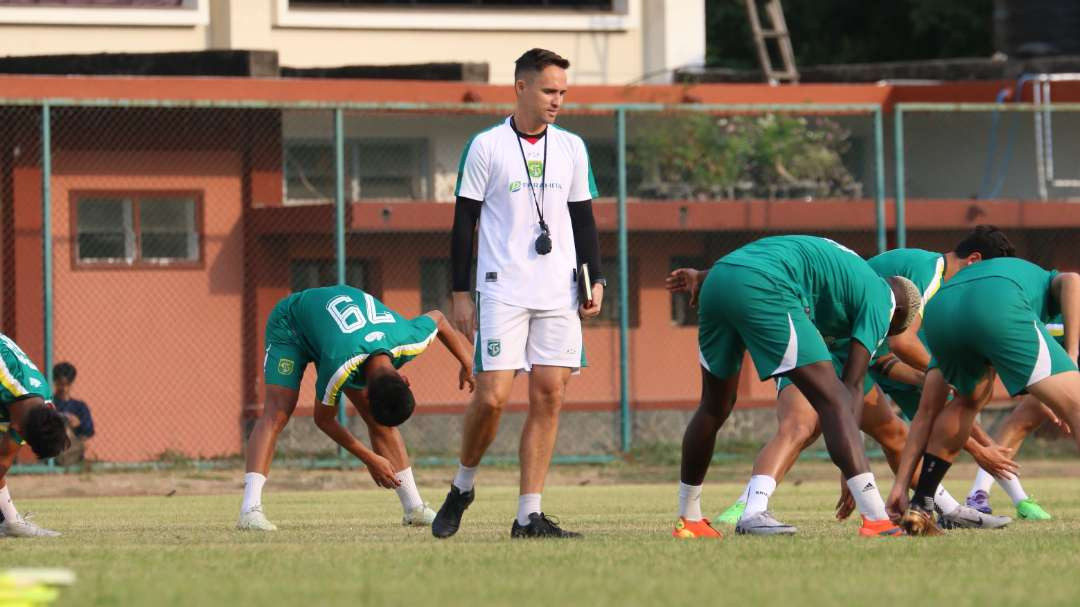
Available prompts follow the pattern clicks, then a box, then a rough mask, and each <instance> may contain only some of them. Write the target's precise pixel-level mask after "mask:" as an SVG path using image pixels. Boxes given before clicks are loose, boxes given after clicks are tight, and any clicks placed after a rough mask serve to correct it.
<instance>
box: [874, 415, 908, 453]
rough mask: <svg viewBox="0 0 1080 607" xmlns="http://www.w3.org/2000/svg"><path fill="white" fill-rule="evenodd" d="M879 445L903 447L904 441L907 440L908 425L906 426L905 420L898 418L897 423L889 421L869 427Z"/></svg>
mask: <svg viewBox="0 0 1080 607" xmlns="http://www.w3.org/2000/svg"><path fill="white" fill-rule="evenodd" d="M866 433H867V434H869V435H870V436H871V437H873V439H874V440H875V441H877V443H878V444H879V445H881V446H882V447H885V448H894V449H896V448H899V449H902V448H903V446H904V441H906V440H907V427H906V426H904V422H902V421H900V420H896V421H895V423H888V424H882V425H879V426H876V427H874V428H869V429H867V430H866Z"/></svg>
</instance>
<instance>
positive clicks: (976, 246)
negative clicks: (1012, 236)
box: [953, 225, 1016, 259]
mask: <svg viewBox="0 0 1080 607" xmlns="http://www.w3.org/2000/svg"><path fill="white" fill-rule="evenodd" d="M953 252H954V253H956V255H957V256H958V257H967V256H968V255H971V254H972V253H980V254H982V258H983V259H994V258H995V257H1016V247H1014V246H1013V244H1012V243H1011V242H1009V238H1008V237H1007V236H1005V232H1002V231H1001V230H999V229H998V228H997V226H991V225H977V226H975V229H974V230H972V231H971V233H970V234H968V235H967V236H965V237H964V239H963V240H961V241H960V242H959V243H958V244H957V245H956V248H954V249H953Z"/></svg>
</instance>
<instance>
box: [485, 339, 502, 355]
mask: <svg viewBox="0 0 1080 607" xmlns="http://www.w3.org/2000/svg"><path fill="white" fill-rule="evenodd" d="M487 352H488V356H492V357H494V356H498V355H499V353H500V352H502V344H501V343H500V342H499V340H497V339H489V340H488V342H487Z"/></svg>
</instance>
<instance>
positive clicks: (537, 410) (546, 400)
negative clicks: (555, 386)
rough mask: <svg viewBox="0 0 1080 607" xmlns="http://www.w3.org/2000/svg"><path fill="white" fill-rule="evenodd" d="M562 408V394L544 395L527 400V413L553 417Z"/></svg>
mask: <svg viewBox="0 0 1080 607" xmlns="http://www.w3.org/2000/svg"><path fill="white" fill-rule="evenodd" d="M560 410H562V395H561V394H557V395H551V394H547V395H544V396H543V397H542V398H534V399H531V400H530V401H529V415H532V416H537V415H539V416H543V417H554V416H556V415H558V414H559V411H560Z"/></svg>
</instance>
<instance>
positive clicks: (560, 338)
mask: <svg viewBox="0 0 1080 607" xmlns="http://www.w3.org/2000/svg"><path fill="white" fill-rule="evenodd" d="M473 343H474V344H475V353H474V356H473V365H474V367H475V371H476V372H477V373H479V372H481V371H510V370H513V371H519V370H520V371H526V372H528V371H530V370H532V366H533V365H548V366H552V367H569V368H571V369H574V370H577V369H580V368H581V367H584V366H585V365H586V363H585V347H584V345H583V344H582V342H581V319H580V318H579V317H578V311H577V308H576V307H575V308H563V309H559V310H530V309H529V308H522V307H519V306H512V305H509V304H505V303H502V302H499V301H495V300H494V299H491V298H490V297H487V296H486V295H484V294H483V293H480V294H478V296H477V301H476V335H475V339H474V341H473Z"/></svg>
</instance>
